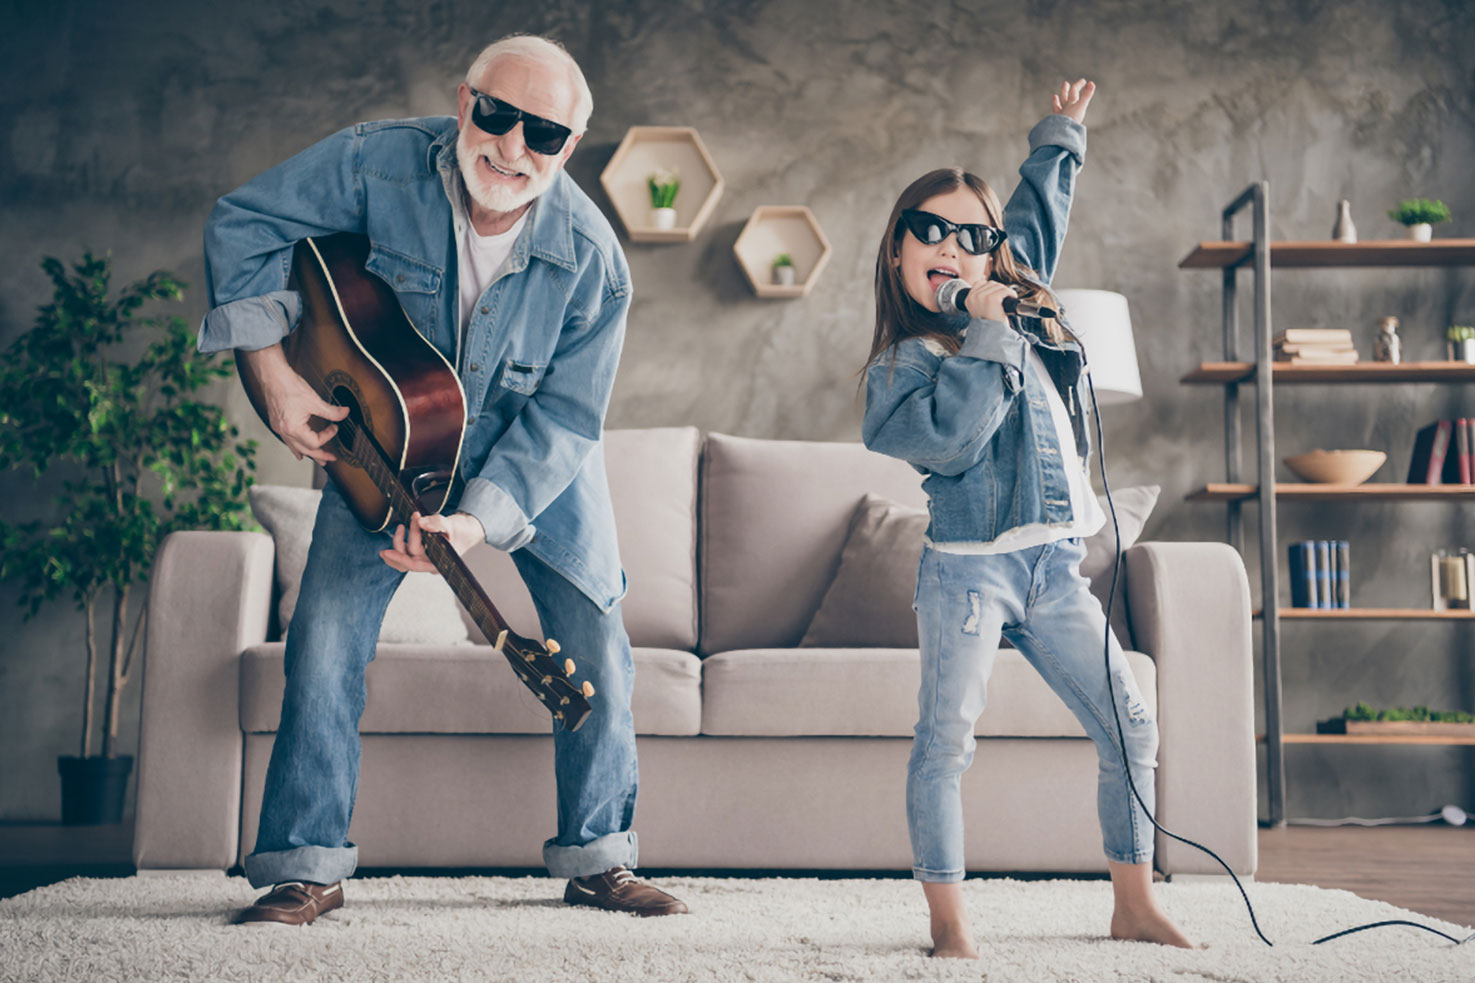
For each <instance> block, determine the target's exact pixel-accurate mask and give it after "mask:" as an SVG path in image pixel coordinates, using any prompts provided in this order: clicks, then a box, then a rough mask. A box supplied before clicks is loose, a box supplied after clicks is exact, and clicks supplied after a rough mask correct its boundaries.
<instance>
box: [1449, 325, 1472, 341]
mask: <svg viewBox="0 0 1475 983" xmlns="http://www.w3.org/2000/svg"><path fill="white" fill-rule="evenodd" d="M1472 339H1475V325H1469V324H1451V325H1450V326H1449V327H1447V328H1445V329H1444V340H1445V341H1470V340H1472Z"/></svg>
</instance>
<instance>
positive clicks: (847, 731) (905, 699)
mask: <svg viewBox="0 0 1475 983" xmlns="http://www.w3.org/2000/svg"><path fill="white" fill-rule="evenodd" d="M1126 655H1127V662H1128V664H1129V665H1130V666H1131V667H1132V675H1133V676H1134V677H1135V678H1136V680H1137V685H1138V687H1139V688H1140V689H1141V690H1142V697H1143V699H1144V700H1145V701H1146V703H1147V705H1148V706H1152V707H1155V706H1157V668H1156V666H1154V665H1153V662H1152V660H1151V659H1149V658H1148V657H1147V656H1145V655H1143V654H1141V653H1139V652H1128V653H1126ZM921 672H922V669H921V657H920V656H919V655H918V654H917V650H916V649H876V648H863V649H798V648H795V649H755V650H747V651H733V652H723V653H721V654H719V655H713V656H709V657H707V658H706V659H704V660H703V662H702V733H703V734H710V735H714V736H717V735H721V736H729V737H796V736H833V737H911V736H912V728H913V726H914V725H915V724H916V722H917V688H918V685H919V680H920V678H921ZM975 733H976V734H978V735H979V736H980V737H984V736H987V737H1085V736H1086V732H1085V731H1084V730H1083V729H1082V728H1081V725H1080V724H1079V723H1078V722H1077V721H1076V719H1075V716H1074V715H1073V714H1072V713H1071V712H1070V710H1069V709H1067V708H1066V706H1065V704H1064V703H1063V702H1062V701H1061V700H1060V698H1059V697H1058V696H1056V695H1055V693H1054V691H1053V690H1051V689H1050V687H1049V686H1048V685H1046V683H1045V681H1044V680H1043V679H1042V678H1041V677H1040V674H1039V673H1037V672H1036V671H1035V669H1034V667H1033V666H1031V665H1030V664H1029V663H1028V662H1027V661H1025V658H1024V656H1022V655H1020V654H1019V653H1018V652H1015V651H1013V650H1001V651H1000V652H999V654H998V659H997V661H996V662H995V663H994V671H993V675H992V676H991V677H990V678H989V684H988V707H987V709H985V710H984V711H983V715H982V716H981V717H979V719H978V724H977V727H976V728H975Z"/></svg>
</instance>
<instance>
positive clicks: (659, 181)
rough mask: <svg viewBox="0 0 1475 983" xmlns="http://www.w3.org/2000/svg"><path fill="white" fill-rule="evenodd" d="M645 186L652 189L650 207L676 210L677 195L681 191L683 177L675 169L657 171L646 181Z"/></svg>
mask: <svg viewBox="0 0 1475 983" xmlns="http://www.w3.org/2000/svg"><path fill="white" fill-rule="evenodd" d="M645 184H646V187H648V188H649V189H650V207H652V208H674V207H675V206H676V193H677V192H679V191H680V190H681V175H680V174H679V173H678V172H677V171H676V170H675V169H672V170H669V171H668V170H665V169H660V170H657V171H656V172H655V173H654V174H652V175H651V176H650V177H648V178H646V179H645Z"/></svg>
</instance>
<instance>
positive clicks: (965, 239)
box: [863, 79, 1190, 959]
mask: <svg viewBox="0 0 1475 983" xmlns="http://www.w3.org/2000/svg"><path fill="white" fill-rule="evenodd" d="M1095 89H1096V87H1095V84H1094V83H1092V82H1087V81H1086V80H1085V79H1081V80H1079V81H1077V82H1076V83H1075V84H1074V85H1071V84H1069V83H1063V84H1062V85H1061V87H1060V91H1059V92H1058V93H1057V94H1055V95H1054V96H1053V99H1052V103H1053V110H1054V112H1053V114H1051V115H1049V116H1046V117H1045V118H1044V119H1043V120H1042V121H1041V122H1040V123H1039V124H1037V125H1036V126H1035V128H1034V129H1033V130H1032V131H1031V132H1030V134H1029V145H1030V155H1029V158H1028V159H1027V160H1026V161H1025V162H1024V164H1023V166H1021V167H1020V174H1021V176H1022V177H1023V179H1024V180H1023V181H1021V182H1020V184H1019V188H1018V190H1016V191H1015V193H1014V196H1013V197H1012V198H1011V199H1010V200H1009V205H1008V207H1007V208H1003V209H1000V207H999V200H998V197H997V196H996V195H995V194H994V192H993V191H992V190H991V189H990V188H989V186H988V185H987V184H985V183H984V182H983V181H982V180H980V179H979V178H977V177H975V176H974V175H972V174H968V173H966V172H964V171H961V170H958V169H950V170H937V171H932V172H931V173H928V174H924V175H923V176H922V177H920V178H918V179H917V180H916V181H914V182H913V183H912V184H911V185H910V186H909V187H908V188H907V189H906V190H905V191H903V192H902V193H901V197H900V199H898V201H897V203H896V207H895V208H893V209H892V211H891V218H890V220H889V222H888V223H887V227H886V234H885V236H884V237H883V238H882V240H881V250H880V255H879V256H878V257H877V259H876V335H875V341H874V343H873V344H872V346H871V356H870V360H869V362H868V363H867V368H866V414H865V423H864V426H863V433H864V438H865V443H866V446H867V447H869V448H871V449H872V450H875V451H879V452H881V453H883V454H889V455H891V456H892V457H898V458H901V459H902V460H904V461H906V462H908V463H909V464H911V465H912V466H913V467H915V468H916V469H917V470H918V471H920V472H921V473H922V474H925V475H927V478H926V480H925V481H923V483H922V487H923V489H924V490H925V491H926V492H927V495H928V499H929V501H928V511H929V513H930V516H931V523H930V524H929V526H928V528H927V539H926V543H925V547H924V549H923V551H922V561H921V564H920V567H919V569H918V573H917V595H916V605H915V607H916V611H917V630H918V635H919V639H920V643H921V649H922V686H921V690H920V693H919V696H918V701H917V702H918V709H919V715H920V719H919V720H918V721H917V726H916V736H915V738H914V741H913V744H912V754H911V761H910V763H909V766H908V772H907V823H908V826H909V827H910V830H911V838H912V855H913V876H915V877H916V878H917V879H918V880H920V881H921V882H922V889H923V892H924V893H925V894H926V897H927V904H928V907H929V909H930V912H931V921H932V941H933V945H934V949H933V955H935V956H958V957H968V958H975V959H976V958H977V957H978V952H977V950H976V949H975V948H974V944H973V938H972V933H971V931H970V930H969V924H968V917H967V913H966V911H965V910H964V906H963V894H962V890H961V888H960V886H959V883H958V882H960V881H961V880H962V879H963V872H964V863H963V811H962V799H961V795H960V790H959V782H960V779H961V778H962V774H963V772H964V771H965V770H967V768H968V765H969V764H970V763H971V762H972V759H973V749H974V739H973V727H974V722H975V721H976V720H977V718H978V715H979V714H980V713H981V712H982V711H983V707H984V697H985V688H986V686H987V683H988V678H989V673H990V671H991V670H992V668H993V662H994V657H995V655H996V654H997V649H998V642H999V636H1000V634H1003V635H1004V636H1006V637H1007V638H1008V639H1009V640H1010V641H1011V642H1012V643H1013V644H1014V646H1015V648H1017V649H1018V650H1019V651H1020V653H1021V654H1022V655H1024V657H1025V658H1027V659H1028V660H1029V661H1030V663H1031V664H1032V665H1033V666H1034V667H1035V669H1036V670H1038V671H1039V673H1040V674H1041V675H1042V676H1043V677H1044V678H1045V681H1046V682H1048V683H1049V684H1050V686H1051V688H1052V689H1054V690H1055V692H1056V693H1057V694H1059V696H1060V697H1061V699H1063V700H1064V701H1065V702H1066V704H1067V705H1068V706H1069V707H1070V708H1071V710H1072V711H1073V712H1074V713H1075V715H1076V717H1077V718H1078V719H1079V720H1080V721H1081V723H1082V725H1083V726H1084V727H1085V729H1086V733H1087V734H1088V735H1090V737H1091V739H1092V740H1093V741H1095V743H1096V749H1097V755H1098V757H1099V759H1100V770H1099V774H1100V780H1099V786H1098V790H1097V808H1098V814H1099V817H1100V821H1101V830H1102V835H1103V838H1104V841H1105V852H1106V857H1107V861H1108V865H1109V867H1110V870H1111V881H1112V887H1113V892H1114V895H1115V901H1116V907H1115V911H1114V912H1113V914H1112V919H1111V935H1112V937H1113V938H1118V939H1137V940H1147V941H1153V942H1161V943H1166V944H1169V945H1178V946H1189V945H1190V943H1189V942H1188V940H1187V939H1186V938H1185V937H1184V936H1183V933H1182V932H1180V931H1179V930H1178V928H1177V926H1175V925H1174V924H1173V923H1172V921H1170V920H1169V919H1168V917H1167V916H1166V915H1165V914H1164V913H1163V912H1162V910H1161V909H1160V908H1159V907H1158V906H1157V903H1156V901H1155V900H1154V898H1153V895H1152V892H1151V884H1152V851H1153V827H1152V824H1151V822H1150V821H1149V820H1148V819H1147V816H1146V815H1145V814H1144V813H1143V810H1142V807H1141V806H1140V805H1139V804H1138V803H1137V802H1136V800H1135V799H1134V798H1133V797H1132V793H1131V791H1130V789H1129V788H1128V785H1127V777H1126V773H1125V771H1124V770H1123V752H1122V750H1121V747H1120V745H1119V741H1118V737H1117V725H1116V721H1115V720H1114V719H1113V716H1114V712H1115V713H1116V714H1120V716H1121V721H1122V725H1121V726H1122V733H1123V735H1124V737H1125V741H1126V753H1125V756H1126V758H1127V760H1130V761H1131V767H1132V779H1133V781H1134V782H1135V783H1136V786H1137V790H1138V791H1139V792H1140V793H1141V795H1142V799H1143V801H1144V802H1146V804H1147V805H1148V807H1150V808H1151V807H1152V806H1153V801H1154V795H1153V776H1154V770H1155V768H1156V760H1155V759H1156V754H1157V742H1158V733H1157V723H1156V720H1155V719H1154V717H1153V714H1152V711H1151V708H1149V707H1147V706H1146V705H1145V704H1144V702H1143V700H1142V697H1141V693H1140V691H1139V690H1138V688H1137V684H1136V682H1135V680H1134V679H1133V678H1132V673H1131V670H1130V669H1129V668H1128V666H1127V663H1126V660H1125V659H1124V657H1123V655H1122V651H1121V647H1120V645H1118V644H1117V640H1116V638H1115V637H1114V636H1113V637H1111V639H1110V643H1109V644H1110V660H1111V674H1112V685H1113V686H1114V687H1115V696H1116V710H1115V711H1113V708H1112V701H1111V697H1110V696H1109V695H1108V684H1107V679H1106V673H1105V668H1104V662H1105V660H1103V658H1102V647H1103V640H1104V639H1105V638H1106V637H1107V627H1106V616H1105V613H1104V612H1103V611H1102V609H1101V605H1100V604H1099V603H1098V602H1097V601H1096V599H1095V598H1094V597H1093V596H1092V595H1091V594H1090V592H1089V591H1088V589H1087V581H1086V580H1085V579H1084V578H1083V577H1082V576H1081V573H1080V562H1081V558H1082V557H1083V556H1085V547H1084V546H1083V545H1082V537H1085V536H1088V535H1090V534H1091V533H1094V532H1096V531H1097V530H1098V529H1100V528H1101V526H1102V524H1103V522H1104V521H1105V516H1104V515H1103V513H1102V511H1101V507H1100V505H1099V504H1098V503H1097V501H1096V496H1095V495H1094V494H1093V493H1092V491H1091V486H1090V482H1089V480H1088V478H1087V473H1086V470H1085V467H1086V462H1087V461H1088V460H1089V456H1090V444H1089V440H1088V437H1087V434H1086V423H1085V420H1086V408H1085V406H1084V405H1083V402H1082V396H1083V395H1084V393H1085V387H1084V385H1083V384H1082V379H1081V373H1082V367H1083V365H1084V358H1083V355H1082V351H1081V347H1080V345H1079V344H1078V343H1077V342H1076V341H1075V340H1074V336H1073V335H1071V334H1070V332H1069V329H1068V328H1066V326H1065V325H1064V324H1063V323H1061V322H1059V321H1057V320H1055V319H1048V320H1042V319H1039V318H1029V317H1019V318H1017V319H1016V321H1015V322H1014V323H1012V324H1011V323H1010V321H1009V320H1008V316H1007V315H1006V314H1005V310H1004V302H1005V300H1006V298H1011V297H1013V298H1017V299H1018V300H1019V301H1021V302H1026V303H1028V302H1031V301H1034V302H1038V303H1042V304H1047V305H1050V306H1057V305H1055V304H1054V303H1053V301H1052V298H1051V296H1050V294H1049V293H1048V291H1047V290H1046V287H1045V284H1047V283H1048V282H1049V281H1050V277H1051V275H1052V274H1053V273H1054V272H1055V266H1056V262H1057V260H1058V258H1059V255H1060V246H1061V243H1062V242H1063V241H1064V239H1065V226H1066V221H1067V219H1068V217H1069V214H1070V199H1071V191H1072V187H1073V185H1074V182H1075V175H1076V172H1077V171H1078V170H1079V169H1080V166H1081V161H1082V157H1083V155H1084V153H1085V149H1086V128H1085V127H1084V126H1083V125H1082V122H1081V121H1082V120H1083V119H1084V118H1085V115H1086V106H1087V104H1088V103H1089V102H1090V101H1091V97H1092V95H1094V93H1095ZM1000 246H1004V248H1000ZM952 279H962V280H965V281H967V282H968V284H969V285H970V287H971V289H970V292H969V294H968V295H967V297H966V301H965V304H966V308H967V314H947V313H944V312H942V311H940V310H939V308H938V304H937V300H936V298H935V294H936V291H937V287H938V286H939V285H940V284H942V283H945V282H947V281H948V280H952Z"/></svg>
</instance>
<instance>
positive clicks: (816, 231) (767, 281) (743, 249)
mask: <svg viewBox="0 0 1475 983" xmlns="http://www.w3.org/2000/svg"><path fill="white" fill-rule="evenodd" d="M732 252H733V255H734V256H736V257H737V261H738V265H739V266H741V267H742V268H743V273H745V274H746V275H747V277H748V282H749V283H750V284H752V286H753V292H754V293H756V294H757V295H758V296H759V297H766V298H770V299H780V298H785V297H803V296H804V295H805V294H807V293H809V291H810V290H811V289H812V288H813V287H814V282H815V281H816V280H818V279H819V275H820V272H821V271H822V270H824V268H825V264H826V263H828V262H829V261H830V241H829V240H828V239H826V238H825V233H824V230H823V229H821V228H820V227H819V221H818V220H817V219H815V217H814V213H813V212H811V211H810V210H809V209H808V208H806V207H805V206H804V205H759V206H758V207H757V208H756V209H755V210H754V211H753V214H752V217H750V218H749V219H748V223H747V224H746V225H744V226H743V231H742V232H741V233H739V234H738V237H737V241H736V242H734V243H733V244H732ZM780 253H788V254H789V257H790V258H791V259H793V261H794V282H793V284H780V283H775V282H774V277H773V260H774V257H776V256H778V255H779V254H780Z"/></svg>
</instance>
